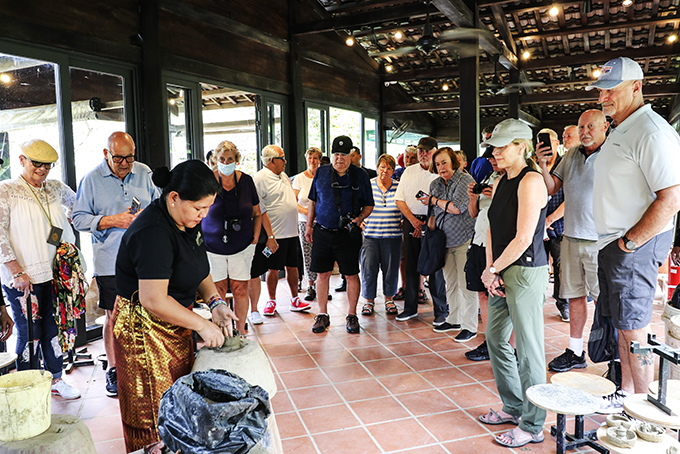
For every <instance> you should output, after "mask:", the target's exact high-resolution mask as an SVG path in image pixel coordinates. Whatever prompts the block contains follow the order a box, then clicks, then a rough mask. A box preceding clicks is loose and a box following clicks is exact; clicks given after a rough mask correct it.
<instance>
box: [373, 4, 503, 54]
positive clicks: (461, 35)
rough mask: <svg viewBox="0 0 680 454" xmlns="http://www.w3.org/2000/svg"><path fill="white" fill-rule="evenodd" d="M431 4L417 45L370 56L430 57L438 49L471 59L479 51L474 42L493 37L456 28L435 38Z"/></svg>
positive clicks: (412, 44) (475, 30)
mask: <svg viewBox="0 0 680 454" xmlns="http://www.w3.org/2000/svg"><path fill="white" fill-rule="evenodd" d="M430 3H431V1H429V0H428V1H427V2H426V4H427V8H426V11H427V16H426V18H425V25H424V26H423V34H422V36H421V37H420V38H419V39H418V41H416V42H415V43H414V42H411V43H410V44H411V45H409V46H405V47H400V48H398V49H394V50H390V51H385V52H373V53H369V54H368V55H369V56H371V57H374V58H379V57H397V56H400V55H406V54H411V53H414V52H416V51H420V52H422V53H424V54H426V55H429V54H431V53H432V52H434V51H435V50H437V49H446V50H454V51H455V52H456V53H457V54H458V55H459V56H460V57H470V56H474V55H476V54H477V52H478V51H479V46H478V44H476V42H475V41H473V40H474V39H475V38H481V37H487V38H488V37H489V36H490V37H493V34H492V33H491V32H490V31H488V30H480V29H476V28H456V29H453V30H447V31H444V32H441V33H439V36H434V33H433V30H432V24H431V23H430ZM471 41H472V42H471Z"/></svg>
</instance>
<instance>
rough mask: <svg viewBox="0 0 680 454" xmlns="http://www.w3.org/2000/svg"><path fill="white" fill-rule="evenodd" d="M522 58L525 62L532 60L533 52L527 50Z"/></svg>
mask: <svg viewBox="0 0 680 454" xmlns="http://www.w3.org/2000/svg"><path fill="white" fill-rule="evenodd" d="M522 58H523V59H525V60H529V59H530V58H531V52H529V51H528V50H525V51H524V53H523V54H522Z"/></svg>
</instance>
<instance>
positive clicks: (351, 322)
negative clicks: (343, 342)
mask: <svg viewBox="0 0 680 454" xmlns="http://www.w3.org/2000/svg"><path fill="white" fill-rule="evenodd" d="M345 320H346V321H347V332H348V333H350V334H359V317H357V316H356V315H352V314H350V315H348V316H347V317H346V318H345Z"/></svg>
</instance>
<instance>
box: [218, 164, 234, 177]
mask: <svg viewBox="0 0 680 454" xmlns="http://www.w3.org/2000/svg"><path fill="white" fill-rule="evenodd" d="M217 170H219V171H220V173H221V174H222V175H231V174H232V173H234V170H236V163H235V162H232V163H231V164H222V163H221V162H218V163H217Z"/></svg>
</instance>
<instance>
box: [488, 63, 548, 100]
mask: <svg viewBox="0 0 680 454" xmlns="http://www.w3.org/2000/svg"><path fill="white" fill-rule="evenodd" d="M499 58H500V55H494V56H493V78H492V79H491V82H490V83H488V84H486V89H487V91H488V92H490V93H493V94H494V95H508V94H510V93H517V92H519V90H520V89H522V88H525V89H526V88H532V87H540V86H543V85H545V84H544V83H543V82H518V83H514V84H504V83H503V79H501V77H500V76H499V75H498V59H499Z"/></svg>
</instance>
